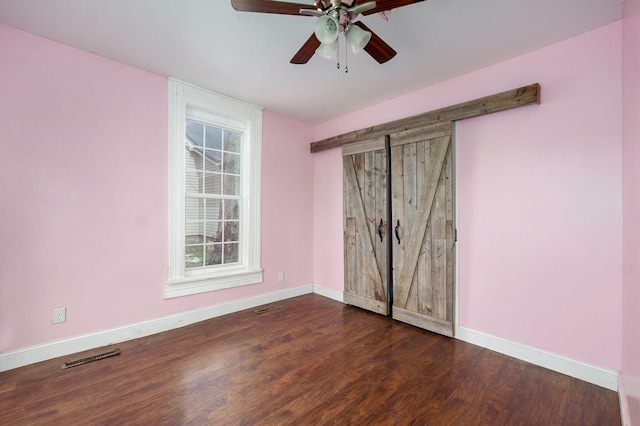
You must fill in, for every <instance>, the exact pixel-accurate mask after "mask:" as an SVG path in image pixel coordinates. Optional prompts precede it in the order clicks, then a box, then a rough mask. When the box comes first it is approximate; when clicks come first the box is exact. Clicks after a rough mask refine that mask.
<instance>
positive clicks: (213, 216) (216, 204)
mask: <svg viewBox="0 0 640 426" xmlns="http://www.w3.org/2000/svg"><path fill="white" fill-rule="evenodd" d="M205 206H206V213H205V219H206V220H220V219H221V218H222V200H206V203H205Z"/></svg>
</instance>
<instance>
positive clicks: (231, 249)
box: [224, 243, 240, 263]
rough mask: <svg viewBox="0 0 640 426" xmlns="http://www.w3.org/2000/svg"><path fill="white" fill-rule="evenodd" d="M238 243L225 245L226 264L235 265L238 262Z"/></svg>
mask: <svg viewBox="0 0 640 426" xmlns="http://www.w3.org/2000/svg"><path fill="white" fill-rule="evenodd" d="M239 246H240V245H239V244H238V243H231V244H225V245H224V263H235V262H237V261H238V251H239V250H238V249H239Z"/></svg>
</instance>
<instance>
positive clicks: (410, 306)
mask: <svg viewBox="0 0 640 426" xmlns="http://www.w3.org/2000/svg"><path fill="white" fill-rule="evenodd" d="M391 170H392V175H391V182H392V194H393V195H392V222H391V225H392V227H393V234H394V235H393V237H394V239H395V241H394V243H393V248H392V251H393V307H392V312H393V318H395V319H397V320H399V321H403V322H406V323H409V324H412V325H415V326H418V327H421V328H424V329H427V330H431V331H434V332H437V333H440V334H444V335H447V336H452V335H453V319H454V318H453V309H454V274H453V272H454V238H455V237H454V232H455V231H454V225H453V218H454V209H453V178H452V176H453V173H452V154H451V123H440V124H437V125H434V126H430V127H427V128H420V129H411V130H408V131H404V132H402V133H397V134H394V135H391Z"/></svg>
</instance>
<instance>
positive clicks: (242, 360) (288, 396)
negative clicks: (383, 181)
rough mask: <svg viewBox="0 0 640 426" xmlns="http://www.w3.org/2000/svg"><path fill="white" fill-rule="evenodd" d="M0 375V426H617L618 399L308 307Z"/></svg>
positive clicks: (244, 315)
mask: <svg viewBox="0 0 640 426" xmlns="http://www.w3.org/2000/svg"><path fill="white" fill-rule="evenodd" d="M279 304H281V305H282V307H281V308H279V309H276V310H273V311H269V312H267V313H263V314H260V315H258V314H256V313H255V310H247V311H243V312H238V313H235V314H231V315H226V316H224V317H220V318H215V319H212V320H208V321H203V322H200V323H197V324H193V325H190V326H187V327H183V328H181V329H177V330H171V331H168V332H165V333H160V334H157V335H153V336H148V337H145V338H141V339H137V340H133V341H129V342H124V343H122V344H119V345H117V347H119V348H120V349H121V354H120V355H118V356H114V357H110V358H106V359H103V360H100V361H95V362H91V363H88V364H85V365H81V366H77V367H73V368H70V369H66V370H62V369H61V368H60V366H61V364H62V362H65V361H69V360H70V359H75V358H80V357H83V356H87V355H90V354H92V353H96V351H88V352H86V353H82V354H78V355H77V356H71V357H64V358H58V359H54V360H50V361H45V362H42V363H39V364H34V365H31V366H27V367H23V368H19V369H15V370H11V371H7V372H3V373H0V424H1V425H21V426H22V425H112V424H117V425H122V424H127V425H140V424H143V425H146V424H153V425H190V424H192V425H208V424H211V425H335V424H340V425H342V424H344V425H349V424H366V425H374V424H375V425H412V424H413V425H554V426H555V425H619V424H620V411H619V406H618V399H617V394H616V393H615V392H611V391H608V390H606V389H603V388H600V387H598V386H595V385H591V384H589V383H586V382H583V381H580V380H577V379H574V378H571V377H568V376H564V375H562V374H559V373H555V372H552V371H549V370H546V369H544V368H541V367H537V366H534V365H531V364H528V363H525V362H523V361H519V360H516V359H513V358H510V357H507V356H504V355H501V354H498V353H496V352H492V351H489V350H487V349H483V348H480V347H476V346H473V345H471V344H468V343H464V342H460V341H457V340H455V339H449V338H445V337H443V336H440V335H436V334H433V333H429V332H427V331H425V330H421V329H418V328H415V327H412V326H410V325H407V324H403V323H400V322H397V321H394V320H392V319H390V318H387V317H384V316H380V315H377V314H374V313H371V312H367V311H364V310H361V309H358V308H354V307H350V306H345V305H343V304H341V303H339V302H335V301H333V300H330V299H327V298H324V297H322V296H318V295H306V296H301V297H297V298H294V299H289V300H285V301H282V302H279Z"/></svg>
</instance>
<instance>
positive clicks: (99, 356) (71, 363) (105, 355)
mask: <svg viewBox="0 0 640 426" xmlns="http://www.w3.org/2000/svg"><path fill="white" fill-rule="evenodd" d="M115 355H120V349H113V350H110V351H107V352H102V353H100V354H97V355H91V356H88V357H85V358H80V359H76V360H73V361H69V362H65V363H63V364H62V369H63V370H64V369H65V368H71V367H75V366H77V365H82V364H86V363H88V362H92V361H97V360H99V359H104V358H109V357H110V356H115Z"/></svg>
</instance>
